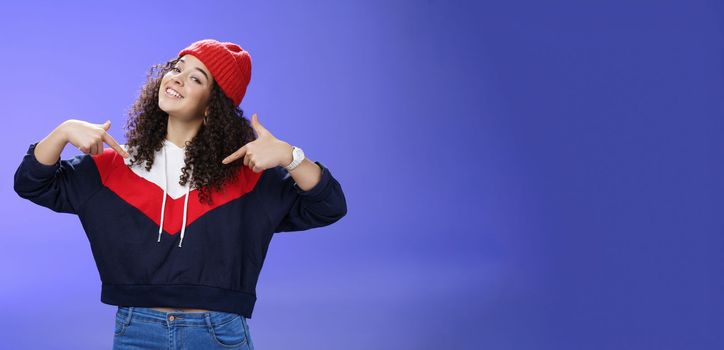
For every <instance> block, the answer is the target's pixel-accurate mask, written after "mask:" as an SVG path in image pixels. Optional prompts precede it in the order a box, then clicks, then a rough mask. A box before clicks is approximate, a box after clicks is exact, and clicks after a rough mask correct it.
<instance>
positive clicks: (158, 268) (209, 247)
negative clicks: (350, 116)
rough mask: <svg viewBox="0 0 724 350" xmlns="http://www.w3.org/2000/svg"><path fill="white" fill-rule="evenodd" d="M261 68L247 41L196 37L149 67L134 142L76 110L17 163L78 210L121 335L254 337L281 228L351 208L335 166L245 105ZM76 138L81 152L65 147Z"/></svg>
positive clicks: (216, 342) (18, 179) (35, 196)
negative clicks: (77, 115) (310, 154)
mask: <svg viewBox="0 0 724 350" xmlns="http://www.w3.org/2000/svg"><path fill="white" fill-rule="evenodd" d="M250 80H251V56H250V55H249V53H248V52H247V51H245V50H244V49H242V48H241V47H240V46H239V45H237V44H234V43H231V42H219V41H217V40H214V39H204V40H199V41H196V42H194V43H192V44H191V45H189V46H188V47H186V48H184V49H183V50H181V51H180V52H179V53H178V55H177V56H176V57H175V58H173V59H171V60H169V61H168V62H166V63H165V64H161V65H155V66H153V67H152V69H151V72H150V73H149V76H148V81H147V83H146V84H145V86H144V87H143V89H142V90H141V94H140V97H139V98H138V100H137V101H136V102H135V103H134V105H133V108H131V110H130V116H129V119H128V123H127V125H126V128H127V130H128V131H127V133H126V138H127V143H126V144H124V145H121V144H118V142H116V140H115V139H114V138H113V137H112V136H111V135H110V134H109V133H108V130H109V128H110V121H106V122H105V123H103V124H93V123H89V122H86V121H82V120H75V119H71V120H67V121H65V122H63V123H62V124H60V125H59V126H58V127H56V128H55V129H54V130H53V131H52V132H51V133H50V134H49V135H48V136H46V137H45V138H43V139H42V140H40V141H39V142H35V143H32V144H31V145H30V146H29V147H28V150H27V153H26V154H25V156H24V158H23V160H22V162H21V164H20V166H19V167H18V169H17V171H16V172H15V182H14V188H15V191H16V192H17V193H18V195H19V196H20V197H22V198H25V199H28V200H30V201H32V202H33V203H36V204H38V205H41V206H44V207H46V208H49V209H51V210H53V211H55V212H59V213H71V214H75V215H77V216H78V217H79V219H80V221H81V223H82V225H83V228H84V230H85V232H86V235H87V237H88V239H89V241H90V246H91V250H92V253H93V257H94V259H95V263H96V266H97V268H98V271H99V273H100V277H101V281H102V290H101V302H103V303H105V304H109V305H116V306H117V307H118V310H117V312H116V320H115V334H114V341H113V348H114V349H130V348H133V349H137V348H149V349H162V348H163V349H176V348H178V347H181V346H183V347H184V348H189V349H214V348H220V349H221V348H223V349H230V348H234V349H253V347H254V346H253V343H252V340H251V336H250V334H249V326H248V323H247V320H248V319H250V318H251V314H252V311H253V308H254V304H255V302H256V284H257V280H258V278H259V274H260V272H261V267H262V265H263V263H264V259H265V257H266V252H267V249H268V247H269V243H270V241H271V238H272V236H273V234H274V233H276V232H284V231H302V230H308V229H311V228H316V227H321V226H326V225H329V224H332V223H334V222H336V221H338V220H339V219H340V218H342V217H343V216H344V215H346V213H347V204H346V200H345V196H344V193H343V192H342V188H341V186H340V184H339V182H338V181H337V180H336V179H335V178H334V177H333V176H332V174H331V172H330V170H329V169H328V168H327V167H326V166H324V165H322V163H320V162H319V161H311V160H310V159H309V158H307V157H305V155H304V152H303V151H302V150H301V148H299V147H296V146H292V145H290V144H289V143H287V142H284V141H282V140H279V139H277V138H276V137H274V135H273V134H272V133H271V132H270V131H269V130H267V129H266V128H265V127H264V126H262V125H261V124H260V122H259V119H258V118H257V116H256V114H254V115H252V118H251V121H250V122H249V121H248V120H247V119H246V118H245V117H244V116H243V111H242V110H241V109H240V108H239V107H238V106H239V104H240V103H241V101H242V99H243V97H244V95H245V93H246V88H247V86H248V85H249V82H250ZM68 143H70V144H72V145H73V146H75V147H76V148H78V149H79V150H80V151H81V152H82V153H83V154H80V155H77V156H75V157H73V158H71V159H67V160H61V159H60V154H61V152H62V151H63V149H64V147H65V146H66V145H67V144H68ZM104 143H105V144H107V145H108V146H110V148H104V146H103V144H104Z"/></svg>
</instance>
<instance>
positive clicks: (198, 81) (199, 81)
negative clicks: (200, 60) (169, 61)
mask: <svg viewBox="0 0 724 350" xmlns="http://www.w3.org/2000/svg"><path fill="white" fill-rule="evenodd" d="M171 70H174V71H178V72H181V70H180V69H178V68H177V67H173V68H171ZM191 79H193V80H195V81H196V82H197V83H199V84H201V80H199V79H197V78H195V77H191Z"/></svg>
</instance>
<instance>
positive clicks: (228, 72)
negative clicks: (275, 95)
mask: <svg viewBox="0 0 724 350" xmlns="http://www.w3.org/2000/svg"><path fill="white" fill-rule="evenodd" d="M185 54H190V55H193V56H194V57H196V58H198V59H199V60H200V61H201V62H203V63H204V65H205V66H206V68H208V69H209V70H210V71H211V75H212V76H213V78H214V80H216V83H217V84H219V87H221V90H222V91H223V92H224V94H226V96H228V97H229V98H230V99H231V100H232V101H234V104H235V105H237V106H238V105H239V104H240V103H241V100H242V99H243V98H244V95H245V94H246V87H247V86H248V85H249V81H250V80H251V56H250V55H249V52H248V51H244V49H242V48H241V47H240V46H239V45H236V44H234V43H231V42H219V41H217V40H214V39H204V40H199V41H197V42H195V43H193V44H191V45H189V46H188V47H186V48H185V49H183V50H181V51H180V52H179V53H178V57H181V56H183V55H185Z"/></svg>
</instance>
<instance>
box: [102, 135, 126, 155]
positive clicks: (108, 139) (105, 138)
mask: <svg viewBox="0 0 724 350" xmlns="http://www.w3.org/2000/svg"><path fill="white" fill-rule="evenodd" d="M103 141H105V142H106V144H108V146H111V148H113V149H114V150H116V152H118V154H120V155H122V156H123V158H128V152H126V150H124V149H123V148H122V147H121V145H119V144H118V142H116V139H114V138H113V136H111V134H109V133H105V134H103Z"/></svg>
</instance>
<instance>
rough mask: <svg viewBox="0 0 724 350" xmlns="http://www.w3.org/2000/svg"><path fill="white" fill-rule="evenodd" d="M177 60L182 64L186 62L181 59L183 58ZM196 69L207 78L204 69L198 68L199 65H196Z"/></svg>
mask: <svg viewBox="0 0 724 350" xmlns="http://www.w3.org/2000/svg"><path fill="white" fill-rule="evenodd" d="M179 61H181V62H183V63H184V64H185V63H186V61H184V59H183V58H181V59H179ZM196 70H198V71H199V72H201V73H203V74H204V76H205V77H206V80H209V76H208V75H206V72H204V70H203V69H201V68H199V67H196Z"/></svg>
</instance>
